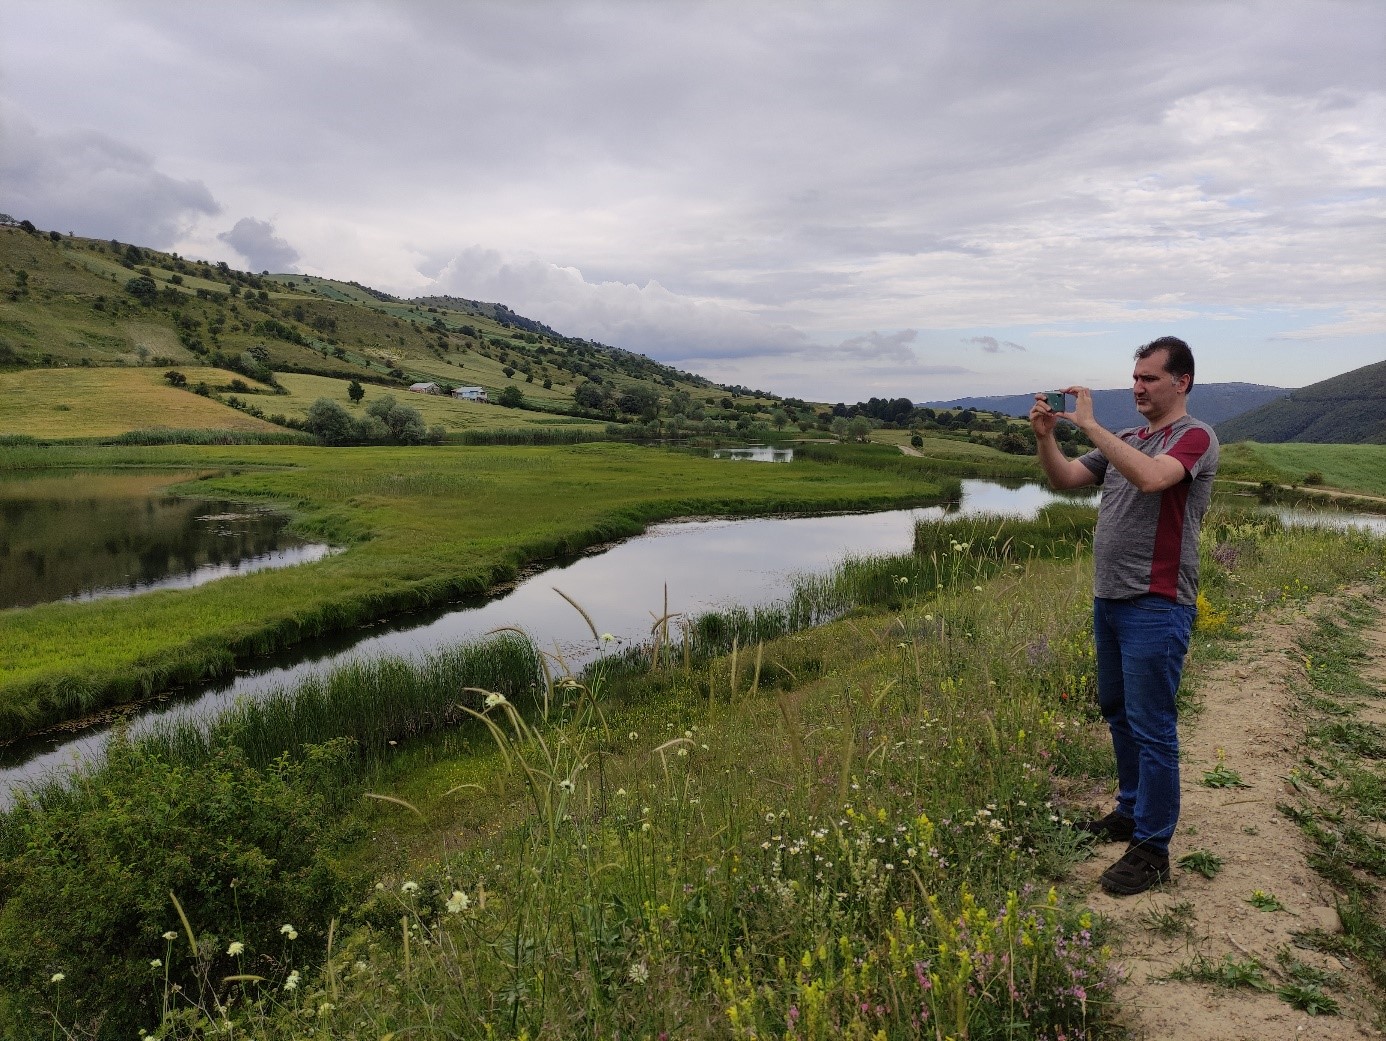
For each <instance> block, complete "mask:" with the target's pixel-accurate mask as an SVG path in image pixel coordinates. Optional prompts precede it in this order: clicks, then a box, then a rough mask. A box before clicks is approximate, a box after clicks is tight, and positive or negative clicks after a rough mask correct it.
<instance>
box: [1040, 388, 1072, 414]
mask: <svg viewBox="0 0 1386 1041" xmlns="http://www.w3.org/2000/svg"><path fill="white" fill-rule="evenodd" d="M1044 400H1045V403H1046V404H1047V405H1048V406H1049V407H1050V409H1052V410H1053V411H1055V412H1067V411H1068V403H1067V398H1066V395H1065V394H1064V392H1063V391H1061V390H1051V391H1047V392H1046V393H1045V395H1044Z"/></svg>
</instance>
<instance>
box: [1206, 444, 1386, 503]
mask: <svg viewBox="0 0 1386 1041" xmlns="http://www.w3.org/2000/svg"><path fill="white" fill-rule="evenodd" d="M1311 473H1319V474H1321V475H1322V476H1323V486H1324V487H1327V488H1332V489H1335V490H1338V491H1345V492H1360V493H1362V494H1365V495H1386V445H1311V444H1280V445H1263V444H1260V443H1258V442H1255V441H1242V442H1238V443H1237V444H1234V445H1225V446H1223V454H1222V466H1221V469H1220V476H1222V477H1224V478H1234V479H1235V478H1240V479H1242V480H1250V481H1262V480H1269V481H1273V482H1275V483H1277V484H1303V483H1304V479H1305V477H1307V476H1308V475H1309V474H1311Z"/></svg>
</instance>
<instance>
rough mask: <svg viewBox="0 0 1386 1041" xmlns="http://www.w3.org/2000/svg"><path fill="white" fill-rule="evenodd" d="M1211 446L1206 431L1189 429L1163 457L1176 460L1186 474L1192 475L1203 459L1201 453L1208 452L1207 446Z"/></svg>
mask: <svg viewBox="0 0 1386 1041" xmlns="http://www.w3.org/2000/svg"><path fill="white" fill-rule="evenodd" d="M1211 444H1212V441H1211V440H1209V438H1208V432H1207V431H1206V430H1203V429H1201V428H1199V427H1190V428H1189V429H1188V430H1186V431H1184V435H1183V436H1182V437H1181V438H1179V440H1178V441H1176V442H1175V443H1174V447H1173V448H1171V449H1170V450H1169V451H1168V452H1166V453H1165V455H1168V456H1169V457H1170V458H1171V459H1175V460H1178V462H1179V465H1180V466H1182V467H1183V468H1184V472H1185V473H1186V474H1192V473H1193V472H1194V469H1195V468H1196V467H1197V466H1198V461H1199V460H1200V459H1202V458H1203V453H1204V452H1206V451H1208V446H1209V445H1211Z"/></svg>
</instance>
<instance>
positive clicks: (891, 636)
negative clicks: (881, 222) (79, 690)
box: [0, 445, 1386, 1041]
mask: <svg viewBox="0 0 1386 1041" xmlns="http://www.w3.org/2000/svg"><path fill="white" fill-rule="evenodd" d="M615 447H616V446H609V445H603V446H601V448H602V449H603V450H606V451H610V450H612V449H614V448H615ZM757 469H761V468H757ZM786 469H790V468H786ZM247 473H248V471H247ZM243 476H245V475H243ZM1092 523H1093V512H1092V511H1091V510H1090V509H1085V508H1082V507H1074V506H1062V507H1052V508H1051V509H1050V510H1048V511H1046V512H1045V513H1043V514H1042V515H1041V516H1040V517H1038V518H1036V519H1035V520H1033V521H1014V520H1009V521H1008V520H1001V519H999V518H985V517H983V518H968V519H963V520H953V521H945V522H940V523H932V524H924V525H921V526H920V528H919V529H918V532H917V537H916V545H915V548H914V551H913V552H912V553H908V554H902V555H900V556H896V557H882V558H871V559H866V560H861V561H855V562H849V563H847V564H845V565H843V566H842V567H841V568H839V569H838V570H837V571H836V572H834V573H832V574H829V575H825V576H818V577H816V578H812V579H807V580H806V581H805V584H804V585H803V586H802V587H801V592H800V593H799V594H796V597H799V596H802V597H804V598H807V599H808V600H809V601H812V602H824V601H825V600H827V599H832V598H836V599H835V600H834V601H833V602H834V603H835V604H836V605H837V606H838V608H839V609H840V608H842V607H843V606H845V605H849V604H854V605H855V606H851V607H848V610H847V614H846V615H845V616H842V617H839V618H838V619H837V620H835V621H832V622H830V623H829V624H827V625H819V626H811V625H809V626H807V627H802V626H800V625H796V624H794V623H793V622H792V621H784V620H775V619H756V618H753V617H751V616H750V615H747V614H745V613H742V614H740V615H738V614H737V612H734V611H733V612H729V613H727V614H724V615H720V616H707V617H704V618H700V619H693V620H688V622H687V626H686V628H684V627H679V626H676V625H675V624H673V623H671V626H670V629H671V634H670V636H669V637H668V638H667V639H661V640H658V641H657V642H656V643H655V644H653V645H652V646H650V647H649V648H646V649H645V650H644V651H643V652H640V651H636V652H631V653H628V654H624V655H613V656H611V657H610V658H608V659H607V660H606V661H604V662H603V663H600V664H599V665H597V666H595V667H593V668H591V669H589V670H588V671H586V672H585V673H583V674H582V675H579V676H566V675H563V674H561V673H559V674H553V673H551V672H548V671H546V670H545V669H544V667H543V665H542V663H541V662H540V660H539V659H538V658H537V656H535V655H534V654H533V652H532V650H531V649H528V648H527V646H526V643H525V641H524V640H523V638H522V636H521V635H520V634H509V635H507V636H503V637H501V638H500V640H499V641H498V642H497V643H496V644H493V645H479V646H477V647H475V648H473V649H470V650H468V649H456V650H451V651H448V652H444V653H441V654H439V655H436V656H435V657H434V658H433V659H431V660H430V661H427V662H424V663H409V662H404V661H397V660H386V661H381V662H374V663H370V664H366V665H355V666H348V667H345V668H343V669H341V670H338V672H336V673H335V674H333V675H331V676H330V677H327V678H326V679H322V680H317V681H314V682H313V683H311V684H307V685H304V686H302V687H299V688H296V689H294V690H286V691H283V692H281V694H280V695H278V696H276V697H274V698H272V699H270V701H269V702H268V703H267V704H265V705H263V706H255V705H245V706H242V707H241V708H240V709H238V710H237V711H236V712H233V713H232V714H231V715H230V716H228V717H227V718H226V719H225V720H223V721H222V722H221V723H220V724H216V725H214V726H213V727H212V728H211V729H210V730H207V731H193V730H189V729H186V728H181V729H179V728H174V729H166V730H165V731H163V732H161V733H159V734H156V735H154V736H153V737H151V738H147V739H141V740H139V741H129V742H124V743H121V742H117V744H116V746H115V747H114V750H113V752H112V754H111V756H110V757H109V760H108V762H107V763H106V764H105V765H104V766H99V767H93V768H92V769H90V770H89V771H88V772H86V773H85V774H84V775H83V776H81V777H80V778H79V779H78V781H77V782H76V783H74V784H72V785H70V786H67V787H63V788H52V789H49V790H46V791H43V792H40V793H38V794H37V795H36V796H34V797H33V798H30V799H26V800H22V801H21V803H20V805H19V806H18V807H17V808H16V809H14V810H12V811H11V812H10V813H8V814H6V815H4V817H3V818H0V858H3V859H0V863H3V865H4V868H3V870H4V872H5V878H6V882H7V898H6V901H5V904H4V906H3V908H0V992H2V993H3V994H4V998H3V999H0V1025H3V1027H4V1028H5V1029H6V1030H7V1031H8V1032H9V1033H12V1034H13V1035H14V1036H25V1037H27V1036H47V1034H46V1031H48V1030H50V1029H54V1028H56V1029H58V1030H59V1031H60V1033H61V1034H62V1035H63V1036H71V1037H92V1038H102V1039H104V1038H115V1037H128V1036H132V1035H135V1034H136V1033H137V1032H138V1031H139V1030H141V1029H143V1030H145V1031H147V1032H148V1033H149V1034H151V1035H154V1034H157V1036H159V1037H161V1038H189V1039H191V1038H202V1037H208V1036H212V1035H213V1034H216V1035H217V1036H227V1035H228V1034H229V1035H230V1036H237V1035H239V1036H242V1037H247V1038H261V1039H289V1038H302V1037H324V1038H326V1037H332V1038H344V1039H345V1038H351V1039H363V1041H364V1039H366V1038H371V1039H378V1038H383V1037H392V1038H405V1037H413V1036H421V1037H436V1038H478V1039H480V1038H513V1039H519V1038H525V1039H539V1038H547V1037H555V1038H556V1037H564V1038H570V1037H571V1038H592V1039H596V1038H614V1037H630V1038H650V1039H655V1038H659V1037H669V1038H675V1037H698V1038H728V1039H733V1038H734V1039H747V1041H749V1039H751V1038H765V1037H781V1038H790V1039H794V1041H801V1039H805V1041H806V1039H824V1041H826V1039H828V1038H843V1037H847V1038H858V1037H859V1038H866V1039H877V1038H883V1039H888V1038H895V1037H919V1036H922V1037H954V1038H963V1037H972V1038H1025V1039H1039V1038H1054V1037H1057V1036H1067V1037H1070V1038H1078V1037H1082V1038H1089V1039H1102V1038H1117V1037H1120V1036H1123V1035H1122V1029H1123V1026H1122V1019H1121V1010H1120V1008H1119V1007H1117V1006H1116V1004H1115V1003H1114V1001H1113V998H1112V988H1113V985H1114V982H1115V971H1116V968H1115V964H1114V957H1115V955H1114V951H1113V949H1112V945H1113V943H1114V942H1116V940H1117V939H1118V938H1117V937H1115V936H1113V935H1111V933H1110V931H1109V929H1108V927H1107V926H1106V925H1105V924H1104V922H1103V921H1102V920H1101V919H1100V918H1098V917H1096V916H1094V915H1092V914H1091V913H1089V912H1087V911H1086V910H1085V909H1084V907H1083V905H1082V896H1081V893H1079V892H1077V891H1075V890H1074V889H1072V888H1071V887H1070V886H1069V885H1068V883H1067V881H1066V879H1067V878H1068V873H1069V868H1070V867H1071V865H1072V864H1073V863H1074V861H1075V860H1076V859H1077V858H1079V857H1081V856H1083V855H1084V851H1083V849H1082V848H1081V846H1080V845H1079V844H1078V843H1077V842H1076V840H1075V839H1074V838H1073V833H1072V831H1071V830H1069V829H1066V828H1065V827H1064V822H1065V820H1066V819H1067V818H1069V817H1070V816H1072V815H1075V814H1076V813H1078V812H1081V809H1082V807H1081V806H1078V805H1075V803H1074V801H1073V798H1074V793H1081V792H1086V791H1091V790H1094V789H1100V788H1104V787H1106V786H1108V785H1110V783H1111V762H1110V754H1109V752H1108V746H1107V743H1106V741H1105V736H1104V733H1103V732H1102V727H1101V725H1100V723H1099V722H1098V721H1097V720H1096V719H1095V715H1094V712H1093V710H1092V707H1091V696H1092V683H1093V657H1092V646H1091V639H1090V635H1089V630H1088V611H1089V604H1090V593H1091V560H1090V557H1089V555H1088V553H1087V536H1088V533H1089V532H1090V530H1091V526H1092ZM1203 550H1204V560H1203V569H1204V588H1205V594H1206V599H1207V606H1208V610H1207V611H1206V612H1205V613H1204V614H1203V616H1202V618H1201V621H1200V626H1199V631H1198V635H1197V638H1196V640H1195V645H1194V648H1193V650H1194V660H1193V667H1192V669H1191V670H1190V672H1189V674H1188V690H1187V691H1186V695H1187V696H1188V698H1189V699H1190V702H1191V703H1192V704H1196V702H1197V691H1198V683H1199V678H1200V675H1201V671H1202V668H1203V665H1204V664H1205V663H1208V662H1211V661H1213V660H1216V659H1219V658H1221V657H1224V656H1225V655H1227V654H1228V653H1235V648H1236V642H1237V637H1238V633H1239V630H1240V629H1241V627H1243V626H1246V625H1249V624H1251V623H1253V622H1254V621H1255V619H1256V618H1257V617H1258V615H1259V614H1260V613H1261V612H1262V611H1264V610H1265V609H1266V608H1268V607H1270V606H1278V605H1285V604H1289V605H1294V604H1300V603H1307V602H1308V601H1309V600H1310V599H1311V598H1312V597H1314V596H1316V595H1318V594H1320V593H1323V592H1327V591H1331V590H1336V589H1338V588H1340V587H1342V586H1343V585H1345V584H1347V583H1358V584H1360V583H1362V582H1364V581H1365V582H1366V583H1367V584H1368V585H1369V586H1371V587H1372V588H1374V589H1376V590H1378V591H1380V590H1382V589H1383V588H1386V548H1384V547H1383V543H1382V541H1381V540H1379V539H1373V538H1370V537H1368V536H1364V535H1362V534H1359V533H1343V532H1333V531H1311V530H1289V529H1285V528H1283V527H1281V526H1280V524H1279V523H1278V522H1276V521H1275V520H1274V519H1267V518H1262V517H1256V516H1254V515H1249V514H1243V513H1238V512H1233V511H1231V510H1230V509H1229V508H1228V507H1226V506H1224V505H1223V504H1222V503H1221V502H1219V504H1217V505H1216V506H1215V511H1214V513H1213V514H1212V515H1210V518H1209V523H1208V524H1207V526H1206V529H1205V540H1204V545H1203ZM572 592H573V594H574V596H575V598H576V599H577V600H578V601H579V602H580V601H581V599H582V592H583V591H582V590H573V591H572ZM807 617H808V614H807V613H805V614H804V616H803V618H807ZM801 620H803V619H801ZM695 632H696V633H703V634H704V635H706V636H707V637H708V640H707V641H706V642H704V643H701V644H699V643H697V642H696V641H690V640H688V639H686V638H683V637H682V636H681V635H680V633H688V634H692V633H695ZM714 636H716V637H717V638H716V639H713V638H712V637H714ZM1321 653H1324V652H1323V651H1321V650H1316V651H1315V654H1316V655H1318V654H1321ZM334 706H342V709H341V712H340V713H338V712H337V711H335V710H334ZM334 727H335V729H334ZM1338 855H1339V856H1340V857H1341V856H1342V855H1343V854H1342V853H1341V852H1340V853H1339V854H1338ZM1360 860H1361V858H1360V857H1359V858H1357V859H1356V860H1351V859H1349V860H1346V861H1344V863H1346V864H1348V865H1349V867H1351V865H1352V864H1357V863H1358V862H1359V861H1360ZM1363 863H1365V862H1363ZM55 894H57V895H58V898H56V899H55ZM1359 905H1360V906H1359ZM1359 905H1354V906H1359V913H1358V915H1357V917H1356V918H1354V919H1353V920H1352V921H1351V922H1348V923H1347V926H1346V928H1347V929H1348V933H1347V936H1346V937H1345V940H1344V942H1345V943H1347V942H1349V941H1351V942H1355V943H1367V944H1374V943H1376V941H1375V940H1373V939H1372V937H1373V936H1375V935H1376V933H1373V931H1372V930H1373V929H1375V930H1376V931H1377V933H1379V932H1380V912H1379V909H1373V907H1372V906H1371V905H1370V904H1360V902H1359ZM1354 938H1355V939H1354ZM1371 949H1375V948H1371Z"/></svg>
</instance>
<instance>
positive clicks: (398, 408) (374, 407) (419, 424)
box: [366, 394, 428, 445]
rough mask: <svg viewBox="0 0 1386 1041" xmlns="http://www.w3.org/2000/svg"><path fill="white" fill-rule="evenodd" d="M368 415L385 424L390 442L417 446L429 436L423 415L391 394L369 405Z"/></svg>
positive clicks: (367, 407)
mask: <svg viewBox="0 0 1386 1041" xmlns="http://www.w3.org/2000/svg"><path fill="white" fill-rule="evenodd" d="M366 414H367V416H374V417H375V418H376V419H378V420H380V421H381V422H382V423H384V424H385V428H386V429H387V430H388V431H389V437H390V440H392V441H395V442H398V443H399V444H402V445H417V444H419V443H420V442H421V441H423V439H424V438H425V437H427V436H428V430H427V428H426V427H425V426H424V421H423V415H422V414H421V413H420V412H419V410H418V409H416V408H413V407H411V406H409V405H401V404H399V403H398V402H396V401H395V399H394V397H393V396H392V395H390V394H386V395H384V396H383V397H379V398H376V399H375V400H374V401H372V402H371V403H370V404H369V405H367V406H366Z"/></svg>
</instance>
